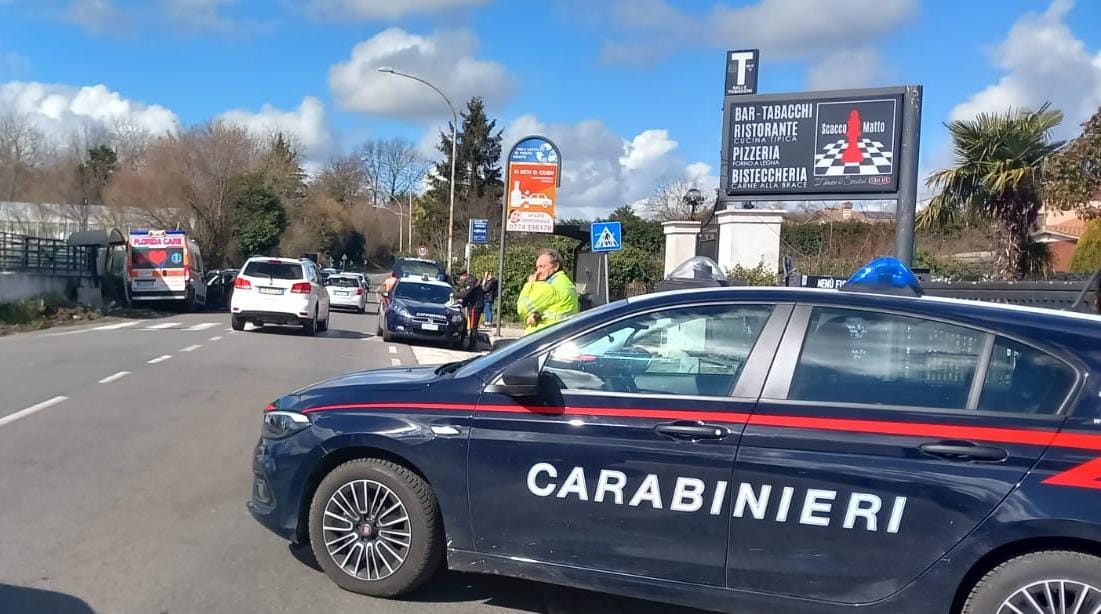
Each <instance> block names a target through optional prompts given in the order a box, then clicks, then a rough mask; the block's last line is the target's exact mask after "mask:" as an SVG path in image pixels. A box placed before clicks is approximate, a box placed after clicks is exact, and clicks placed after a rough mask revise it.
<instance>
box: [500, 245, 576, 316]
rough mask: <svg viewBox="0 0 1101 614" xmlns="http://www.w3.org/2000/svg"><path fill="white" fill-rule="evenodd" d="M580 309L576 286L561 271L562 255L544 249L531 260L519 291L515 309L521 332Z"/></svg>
mask: <svg viewBox="0 0 1101 614" xmlns="http://www.w3.org/2000/svg"><path fill="white" fill-rule="evenodd" d="M579 311H581V302H580V300H579V299H578V297H577V288H576V287H574V285H573V282H572V281H570V278H569V276H567V275H566V273H565V272H564V271H562V258H561V257H560V256H559V255H558V252H556V251H554V250H551V249H548V250H543V251H542V252H540V253H539V257H538V258H536V259H535V273H533V274H532V275H531V276H530V277H528V282H527V283H526V284H524V288H523V289H522V290H521V291H520V298H519V299H517V301H516V312H517V314H519V316H520V319H521V320H523V321H524V324H525V328H524V334H525V335H528V334H531V333H533V332H535V331H537V330H541V329H544V328H546V327H548V326H551V325H553V324H556V323H558V322H561V321H562V320H565V319H566V318H568V317H570V316H572V315H574V314H576V313H578V312H579Z"/></svg>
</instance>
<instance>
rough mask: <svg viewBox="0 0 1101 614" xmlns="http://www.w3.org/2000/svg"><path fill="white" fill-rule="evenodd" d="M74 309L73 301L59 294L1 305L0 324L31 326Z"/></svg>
mask: <svg viewBox="0 0 1101 614" xmlns="http://www.w3.org/2000/svg"><path fill="white" fill-rule="evenodd" d="M73 307H75V305H74V304H73V303H72V301H70V300H68V299H67V298H65V297H64V296H63V295H61V294H57V293H50V294H46V295H44V296H37V297H34V298H28V299H23V300H21V301H14V302H11V303H0V324H9V325H25V324H31V323H34V322H37V321H39V320H42V319H43V318H48V317H50V316H52V315H54V314H56V313H57V312H58V311H59V310H61V309H66V308H73Z"/></svg>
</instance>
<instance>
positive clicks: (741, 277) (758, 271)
mask: <svg viewBox="0 0 1101 614" xmlns="http://www.w3.org/2000/svg"><path fill="white" fill-rule="evenodd" d="M726 278H727V279H728V280H730V282H731V283H733V284H734V285H735V286H777V285H780V275H779V274H778V273H777V272H776V271H775V270H774V269H771V268H769V267H768V266H765V263H763V262H762V263H760V264H758V265H757V266H755V267H753V268H752V269H751V268H747V267H744V266H742V265H740V264H737V265H734V267H732V268H729V269H727V270H726Z"/></svg>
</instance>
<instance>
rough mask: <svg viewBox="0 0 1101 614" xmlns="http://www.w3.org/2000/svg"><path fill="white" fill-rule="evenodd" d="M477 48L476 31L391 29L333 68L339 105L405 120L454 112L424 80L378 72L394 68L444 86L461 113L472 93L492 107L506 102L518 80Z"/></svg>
mask: <svg viewBox="0 0 1101 614" xmlns="http://www.w3.org/2000/svg"><path fill="white" fill-rule="evenodd" d="M477 46H478V40H477V37H476V36H474V34H472V33H470V32H463V31H453V32H441V33H438V34H436V35H434V36H421V35H417V34H411V33H409V32H406V31H405V30H402V29H400V28H390V29H388V30H384V31H382V32H380V33H378V34H376V35H375V36H373V37H371V38H370V39H368V40H366V41H364V42H361V43H359V44H357V45H356V46H355V48H353V49H352V57H351V58H350V59H349V60H348V61H346V62H341V63H339V64H335V65H333V66H332V67H331V68H329V87H330V89H332V92H333V95H334V97H335V99H336V102H337V104H338V105H339V106H340V107H341V108H343V109H346V110H349V111H359V112H362V113H375V114H379V115H390V116H395V117H405V118H414V117H416V118H429V117H443V116H447V115H449V111H448V110H447V107H446V105H445V104H444V102H443V100H441V99H440V97H439V96H438V95H437V94H435V93H434V92H432V91H431V90H430V89H428V87H427V86H425V85H424V84H421V83H417V82H416V81H414V80H412V79H409V78H406V77H401V76H398V75H393V74H387V73H380V72H378V68H379V67H381V66H390V67H392V68H394V69H396V70H400V71H402V72H405V73H409V74H413V75H416V76H417V77H420V78H422V79H424V80H426V81H428V82H430V83H432V84H433V85H434V86H436V87H438V88H439V89H440V90H442V91H443V92H444V94H446V95H447V97H448V98H450V99H451V103H452V104H453V105H455V110H456V112H459V111H460V107H461V106H462V105H463V103H465V102H466V100H468V99H469V98H471V97H472V96H482V97H483V98H485V100H486V103H487V105H489V106H495V105H498V104H501V103H503V102H504V101H505V100H507V99H508V98H509V97H511V95H512V91H513V88H514V79H513V77H512V75H510V74H509V73H508V71H507V70H506V69H505V67H504V66H503V65H501V64H499V63H497V62H491V61H487V60H480V59H478V58H476V57H474V53H475V51H476V49H477Z"/></svg>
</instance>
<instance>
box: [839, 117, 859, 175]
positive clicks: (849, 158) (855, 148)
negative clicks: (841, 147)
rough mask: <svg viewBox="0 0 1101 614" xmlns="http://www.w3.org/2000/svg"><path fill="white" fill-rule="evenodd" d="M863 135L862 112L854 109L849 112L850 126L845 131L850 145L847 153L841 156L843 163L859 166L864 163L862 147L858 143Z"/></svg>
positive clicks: (846, 149)
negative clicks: (861, 126) (861, 125)
mask: <svg viewBox="0 0 1101 614" xmlns="http://www.w3.org/2000/svg"><path fill="white" fill-rule="evenodd" d="M861 134H863V130H861V128H860V111H858V110H856V109H853V110H852V111H849V125H848V127H847V128H846V129H845V136H846V137H848V139H849V144H848V145H847V146H846V147H845V153H843V154H842V155H841V161H842V162H844V163H846V164H859V163H861V162H863V161H864V154H863V152H861V151H860V145H859V144H858V143H857V140H858V139H859V138H860V135H861Z"/></svg>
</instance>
